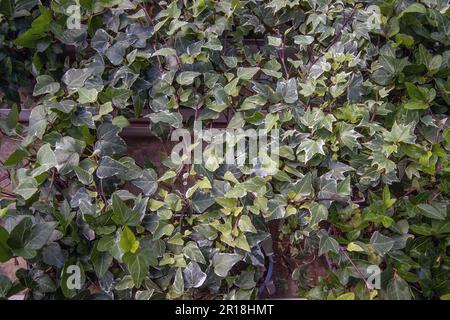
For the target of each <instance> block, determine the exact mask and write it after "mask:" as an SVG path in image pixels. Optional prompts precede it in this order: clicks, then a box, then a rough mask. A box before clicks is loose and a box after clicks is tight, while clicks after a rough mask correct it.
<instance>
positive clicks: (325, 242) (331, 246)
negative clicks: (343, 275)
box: [318, 230, 339, 255]
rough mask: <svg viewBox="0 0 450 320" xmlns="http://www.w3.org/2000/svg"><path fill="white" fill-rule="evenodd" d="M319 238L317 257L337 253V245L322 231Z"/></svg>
mask: <svg viewBox="0 0 450 320" xmlns="http://www.w3.org/2000/svg"><path fill="white" fill-rule="evenodd" d="M318 236H319V239H320V241H319V255H323V254H326V253H328V252H330V251H331V252H334V253H336V254H338V253H339V243H338V242H337V241H336V240H335V239H333V238H332V237H330V236H329V235H328V234H327V233H326V232H325V231H324V230H320V232H319V233H318Z"/></svg>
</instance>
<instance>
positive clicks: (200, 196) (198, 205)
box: [192, 190, 215, 213]
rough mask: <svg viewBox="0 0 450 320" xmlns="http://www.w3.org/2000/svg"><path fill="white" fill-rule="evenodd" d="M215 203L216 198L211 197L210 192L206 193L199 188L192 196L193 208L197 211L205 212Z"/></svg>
mask: <svg viewBox="0 0 450 320" xmlns="http://www.w3.org/2000/svg"><path fill="white" fill-rule="evenodd" d="M214 203H215V200H214V198H213V197H211V195H210V194H208V193H205V192H203V191H198V190H197V191H195V192H194V195H193V196H192V209H194V211H195V212H196V213H202V212H204V211H205V210H206V209H208V208H209V207H210V206H212V205H213V204H214Z"/></svg>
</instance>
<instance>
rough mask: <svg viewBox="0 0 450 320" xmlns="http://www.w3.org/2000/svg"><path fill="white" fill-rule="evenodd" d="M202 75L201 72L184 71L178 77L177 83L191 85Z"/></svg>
mask: <svg viewBox="0 0 450 320" xmlns="http://www.w3.org/2000/svg"><path fill="white" fill-rule="evenodd" d="M199 75H201V73H200V72H194V71H184V72H182V73H180V74H179V75H178V76H177V82H178V83H179V84H181V85H183V86H187V85H190V84H192V83H193V82H194V79H195V78H196V77H198V76H199Z"/></svg>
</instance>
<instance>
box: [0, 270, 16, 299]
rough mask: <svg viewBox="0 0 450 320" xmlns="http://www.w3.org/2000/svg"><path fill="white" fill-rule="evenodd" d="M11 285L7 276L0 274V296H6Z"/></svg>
mask: <svg viewBox="0 0 450 320" xmlns="http://www.w3.org/2000/svg"><path fill="white" fill-rule="evenodd" d="M12 286H13V284H12V282H11V280H10V279H9V278H8V277H7V276H5V275H3V274H0V298H7V297H8V292H9V290H11V288H12Z"/></svg>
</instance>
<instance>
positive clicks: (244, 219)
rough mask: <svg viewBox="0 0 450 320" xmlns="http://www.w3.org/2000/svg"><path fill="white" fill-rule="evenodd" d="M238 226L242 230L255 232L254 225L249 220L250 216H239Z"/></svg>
mask: <svg viewBox="0 0 450 320" xmlns="http://www.w3.org/2000/svg"><path fill="white" fill-rule="evenodd" d="M238 227H239V230H241V231H242V232H251V233H257V230H256V228H255V226H254V225H253V223H252V221H251V220H250V217H249V216H246V215H242V216H241V217H240V218H239V223H238Z"/></svg>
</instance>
